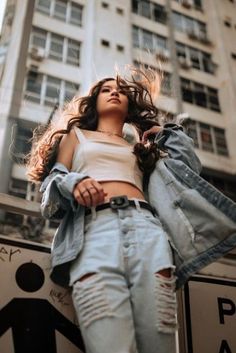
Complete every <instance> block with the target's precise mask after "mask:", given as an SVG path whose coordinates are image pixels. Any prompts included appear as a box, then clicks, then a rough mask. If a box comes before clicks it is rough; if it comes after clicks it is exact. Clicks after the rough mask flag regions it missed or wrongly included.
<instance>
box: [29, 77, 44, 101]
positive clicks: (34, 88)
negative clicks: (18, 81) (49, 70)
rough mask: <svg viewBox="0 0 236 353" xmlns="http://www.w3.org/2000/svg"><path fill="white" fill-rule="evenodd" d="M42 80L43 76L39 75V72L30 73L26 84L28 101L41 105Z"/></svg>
mask: <svg viewBox="0 0 236 353" xmlns="http://www.w3.org/2000/svg"><path fill="white" fill-rule="evenodd" d="M42 79H43V75H42V74H39V73H38V72H37V71H30V72H29V73H28V77H27V82H26V99H28V100H31V101H33V102H36V103H40V94H41V87H42Z"/></svg>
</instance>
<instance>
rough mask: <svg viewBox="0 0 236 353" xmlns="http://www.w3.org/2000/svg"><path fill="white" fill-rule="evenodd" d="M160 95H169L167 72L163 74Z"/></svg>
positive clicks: (169, 81) (169, 76)
mask: <svg viewBox="0 0 236 353" xmlns="http://www.w3.org/2000/svg"><path fill="white" fill-rule="evenodd" d="M161 93H162V94H164V95H166V96H170V95H171V74H170V73H169V72H164V73H163V81H162V83H161Z"/></svg>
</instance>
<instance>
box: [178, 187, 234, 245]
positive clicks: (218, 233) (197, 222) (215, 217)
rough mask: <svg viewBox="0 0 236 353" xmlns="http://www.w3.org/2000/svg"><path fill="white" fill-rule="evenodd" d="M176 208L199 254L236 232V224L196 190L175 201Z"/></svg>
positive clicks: (184, 193)
mask: <svg viewBox="0 0 236 353" xmlns="http://www.w3.org/2000/svg"><path fill="white" fill-rule="evenodd" d="M174 207H175V208H176V211H177V213H178V214H179V217H180V220H182V221H183V222H184V224H185V226H186V228H187V229H188V232H189V234H190V236H191V240H192V242H193V243H194V247H195V248H196V250H197V251H198V252H202V251H204V250H206V248H209V247H211V246H213V245H216V244H218V243H219V242H220V241H222V240H224V239H225V238H226V237H227V236H229V235H231V234H233V233H234V232H236V224H235V223H234V222H232V221H231V220H230V219H229V218H228V217H226V216H225V215H224V214H223V213H222V212H221V211H219V210H218V209H217V208H216V207H215V206H214V205H212V204H211V203H209V202H208V201H207V200H206V199H204V198H203V197H202V196H201V195H200V194H199V193H198V191H196V190H195V189H187V190H184V191H182V192H181V193H180V194H179V196H178V197H177V198H176V199H175V201H174Z"/></svg>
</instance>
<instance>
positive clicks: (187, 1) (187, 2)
mask: <svg viewBox="0 0 236 353" xmlns="http://www.w3.org/2000/svg"><path fill="white" fill-rule="evenodd" d="M181 4H182V6H184V7H186V8H187V9H190V8H191V7H192V6H193V5H194V4H193V1H192V0H182V1H181Z"/></svg>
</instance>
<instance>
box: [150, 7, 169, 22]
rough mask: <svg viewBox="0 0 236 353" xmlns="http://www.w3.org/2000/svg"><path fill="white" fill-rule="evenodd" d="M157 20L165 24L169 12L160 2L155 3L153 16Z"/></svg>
mask: <svg viewBox="0 0 236 353" xmlns="http://www.w3.org/2000/svg"><path fill="white" fill-rule="evenodd" d="M152 18H153V19H154V21H155V22H160V23H163V24H165V23H166V21H167V14H166V11H165V9H164V7H163V6H161V5H158V4H153V16H152Z"/></svg>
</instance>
